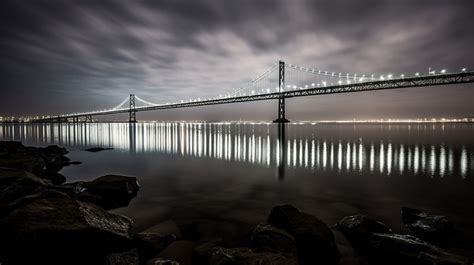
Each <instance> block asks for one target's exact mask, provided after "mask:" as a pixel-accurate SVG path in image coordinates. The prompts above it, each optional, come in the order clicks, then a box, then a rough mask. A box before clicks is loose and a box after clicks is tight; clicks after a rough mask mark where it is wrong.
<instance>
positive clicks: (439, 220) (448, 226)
mask: <svg viewBox="0 0 474 265" xmlns="http://www.w3.org/2000/svg"><path fill="white" fill-rule="evenodd" d="M402 220H403V223H404V224H405V225H406V226H407V227H408V228H409V229H410V230H411V231H413V232H414V233H415V234H416V235H417V236H419V237H423V238H427V239H436V238H444V237H446V236H448V235H449V234H451V233H452V232H453V231H454V225H453V223H452V222H450V221H449V220H448V218H447V217H446V216H442V215H432V214H428V213H426V212H423V211H420V210H418V209H413V208H408V207H402Z"/></svg>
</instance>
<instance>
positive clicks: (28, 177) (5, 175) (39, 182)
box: [0, 168, 52, 217]
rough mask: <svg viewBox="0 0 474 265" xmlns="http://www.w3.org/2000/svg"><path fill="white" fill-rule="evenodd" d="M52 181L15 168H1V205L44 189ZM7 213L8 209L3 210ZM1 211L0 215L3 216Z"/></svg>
mask: <svg viewBox="0 0 474 265" xmlns="http://www.w3.org/2000/svg"><path fill="white" fill-rule="evenodd" d="M51 185H52V183H51V182H50V181H48V180H45V179H41V178H38V177H36V176H35V175H33V174H31V173H29V172H27V171H25V170H22V169H15V168H0V205H8V204H10V203H11V202H13V201H14V200H16V199H19V198H22V197H24V196H27V195H31V194H35V193H37V192H40V191H42V190H43V189H45V188H46V187H49V186H51ZM2 213H3V214H6V211H5V209H4V211H2ZM1 215H2V214H1V213H0V217H1Z"/></svg>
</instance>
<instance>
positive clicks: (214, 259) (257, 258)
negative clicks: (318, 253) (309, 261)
mask: <svg viewBox="0 0 474 265" xmlns="http://www.w3.org/2000/svg"><path fill="white" fill-rule="evenodd" d="M209 264H210V265H254V264H255V265H257V264H258V265H297V264H298V262H297V260H296V259H295V258H294V257H286V256H284V255H282V254H278V253H271V252H258V253H256V252H254V251H252V250H251V249H248V248H215V249H213V250H212V251H211V254H210V258H209ZM314 264H316V263H314ZM321 264H325V263H321Z"/></svg>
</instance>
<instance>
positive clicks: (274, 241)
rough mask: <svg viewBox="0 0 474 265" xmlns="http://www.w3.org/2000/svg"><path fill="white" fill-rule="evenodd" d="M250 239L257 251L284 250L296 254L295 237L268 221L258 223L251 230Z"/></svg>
mask: <svg viewBox="0 0 474 265" xmlns="http://www.w3.org/2000/svg"><path fill="white" fill-rule="evenodd" d="M250 241H251V243H252V246H253V248H255V249H256V250H258V251H268V252H284V253H291V254H294V255H296V242H295V238H294V237H293V236H292V235H290V234H289V233H287V232H286V231H285V230H283V229H279V228H276V227H274V226H272V225H271V224H269V223H261V224H258V225H257V226H256V227H255V229H254V230H253V231H252V235H251V236H250Z"/></svg>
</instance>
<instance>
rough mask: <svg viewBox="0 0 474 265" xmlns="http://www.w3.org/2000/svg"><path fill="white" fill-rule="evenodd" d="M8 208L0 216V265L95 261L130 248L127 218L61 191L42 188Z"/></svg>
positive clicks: (129, 226) (90, 262) (88, 262)
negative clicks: (4, 264) (5, 215)
mask: <svg viewBox="0 0 474 265" xmlns="http://www.w3.org/2000/svg"><path fill="white" fill-rule="evenodd" d="M11 207H12V208H13V210H12V211H11V212H10V214H9V215H8V216H7V217H5V218H3V219H2V220H0V234H1V235H2V236H1V237H0V248H1V249H2V251H1V252H0V255H1V256H0V260H2V261H5V263H6V264H61V263H62V264H95V263H97V262H98V259H103V257H104V254H105V253H110V252H114V251H121V250H125V249H127V248H129V247H130V241H131V240H130V236H129V230H130V228H131V225H132V221H131V220H130V219H129V218H127V217H124V216H120V215H115V214H111V213H108V212H106V211H104V210H103V209H102V208H99V207H97V206H95V205H93V204H90V203H84V202H78V201H76V200H74V199H72V198H71V197H69V196H68V195H67V194H65V193H62V192H59V191H56V190H50V189H46V190H43V191H42V192H40V193H38V194H34V195H30V196H26V197H25V198H23V199H19V200H17V201H15V202H14V203H12V204H11ZM101 261H102V262H103V260H101ZM31 262H33V263H31Z"/></svg>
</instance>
